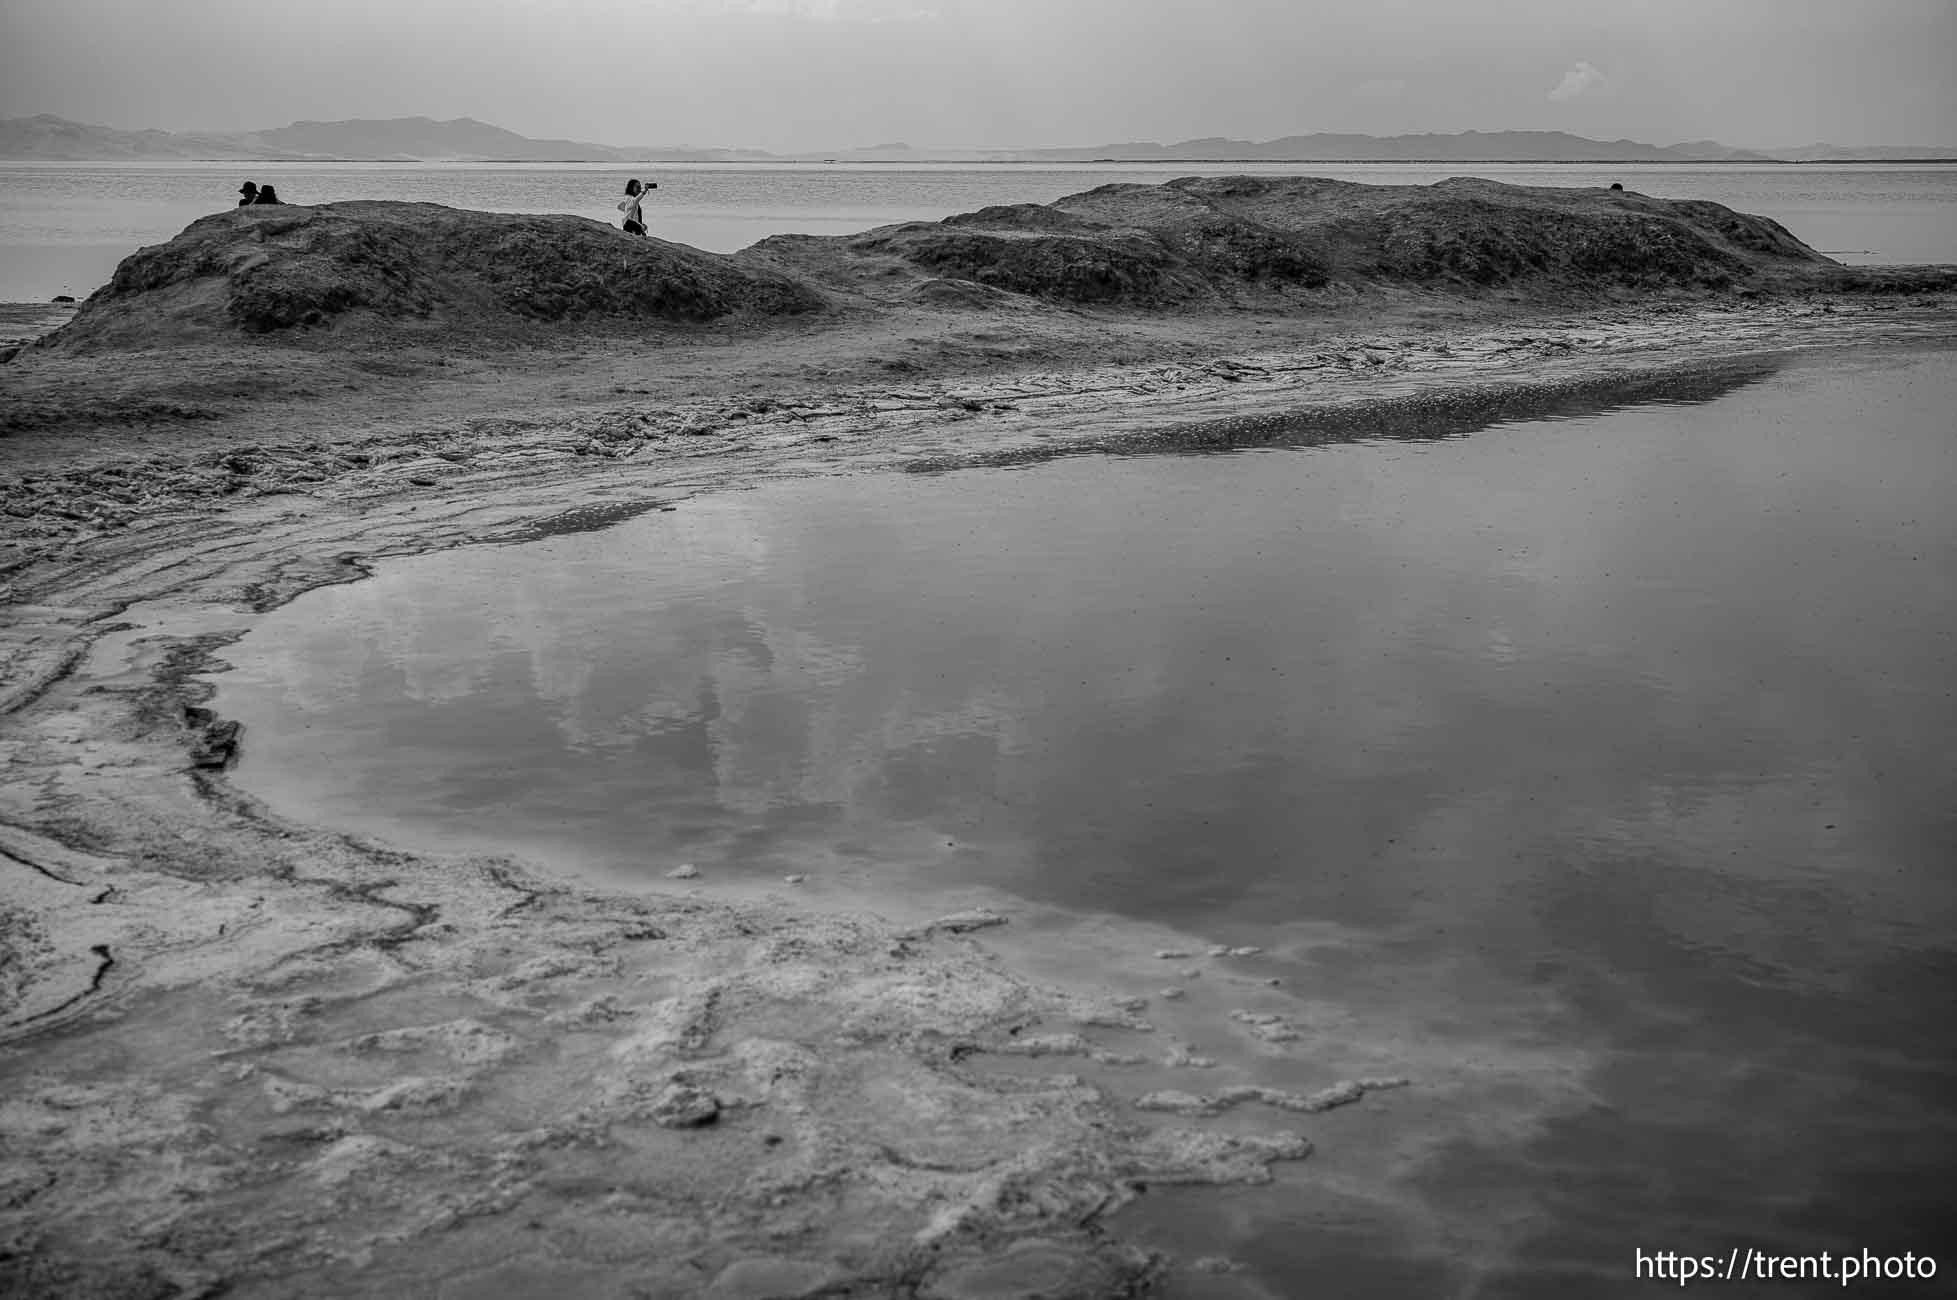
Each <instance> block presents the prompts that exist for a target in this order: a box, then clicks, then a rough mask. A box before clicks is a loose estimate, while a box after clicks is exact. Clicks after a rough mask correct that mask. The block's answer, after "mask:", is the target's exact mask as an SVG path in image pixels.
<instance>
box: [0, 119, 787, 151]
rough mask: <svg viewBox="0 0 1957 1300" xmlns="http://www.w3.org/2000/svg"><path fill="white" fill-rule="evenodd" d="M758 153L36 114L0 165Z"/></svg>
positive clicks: (450, 129) (9, 132)
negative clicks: (116, 123) (108, 122)
mask: <svg viewBox="0 0 1957 1300" xmlns="http://www.w3.org/2000/svg"><path fill="white" fill-rule="evenodd" d="M773 157H775V155H773V154H770V153H764V152H762V151H761V150H758V149H689V148H684V147H677V146H664V147H653V146H645V147H640V148H624V149H621V148H617V147H614V146H612V145H603V144H588V143H586V142H584V141H581V140H533V139H531V138H529V137H528V136H522V135H518V134H517V133H516V132H514V131H506V130H504V129H503V128H502V127H500V126H491V125H490V124H489V123H487V122H478V121H476V120H475V119H474V118H469V117H459V118H456V119H455V120H453V121H449V122H437V121H435V120H434V119H433V118H427V117H397V118H391V119H388V120H385V121H376V120H355V121H349V122H294V123H292V124H291V125H290V126H280V127H274V128H272V129H270V130H266V131H239V132H201V133H196V134H178V133H176V132H173V131H119V130H116V129H115V128H113V127H107V126H90V125H88V124H86V123H82V122H71V121H69V120H68V119H67V118H63V117H54V116H51V115H49V114H46V113H43V114H41V115H39V116H36V117H16V118H9V119H7V120H5V121H0V158H6V159H13V160H23V161H24V160H32V159H39V160H44V161H49V162H139V161H154V162H168V161H172V160H183V161H191V160H196V161H220V162H222V161H233V160H264V161H276V162H338V161H346V162H620V163H623V162H739V161H743V160H750V161H766V160H768V159H771V158H773Z"/></svg>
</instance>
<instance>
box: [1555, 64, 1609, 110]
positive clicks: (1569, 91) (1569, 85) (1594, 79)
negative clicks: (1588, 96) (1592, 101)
mask: <svg viewBox="0 0 1957 1300" xmlns="http://www.w3.org/2000/svg"><path fill="white" fill-rule="evenodd" d="M1603 79H1604V74H1603V73H1601V72H1599V71H1597V67H1596V65H1595V64H1593V63H1586V62H1584V61H1583V60H1581V59H1579V60H1577V61H1576V62H1575V63H1572V64H1571V65H1570V70H1569V71H1568V72H1565V73H1564V74H1563V79H1562V80H1561V81H1559V82H1557V83H1556V88H1555V89H1554V90H1551V91H1550V92H1549V97H1550V98H1551V99H1555V100H1564V99H1575V98H1576V97H1577V96H1578V95H1581V94H1584V93H1586V92H1587V91H1589V90H1591V89H1593V88H1595V87H1596V86H1598V85H1600V84H1601V83H1602V82H1603Z"/></svg>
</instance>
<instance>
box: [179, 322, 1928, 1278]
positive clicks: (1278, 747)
mask: <svg viewBox="0 0 1957 1300" xmlns="http://www.w3.org/2000/svg"><path fill="white" fill-rule="evenodd" d="M1953 409H1957V352H1953V351H1934V350H1932V351H1915V352H1908V353H1901V354H1897V353H1889V354H1874V353H1842V354H1834V355H1830V356H1826V357H1819V358H1813V357H1810V358H1805V359H1799V360H1793V361H1786V362H1780V363H1775V362H1761V363H1758V365H1757V366H1756V367H1755V368H1753V369H1749V370H1744V371H1736V372H1730V373H1725V374H1720V375H1715V376H1712V377H1709V378H1703V379H1700V380H1696V381H1692V382H1682V383H1681V384H1680V386H1679V387H1678V390H1677V392H1676V393H1675V394H1674V395H1673V396H1672V397H1671V399H1670V400H1666V401H1653V402H1646V403H1643V404H1639V405H1636V406H1631V407H1626V408H1621V409H1614V410H1604V411H1601V412H1600V411H1597V410H1596V409H1594V408H1590V409H1586V410H1574V409H1573V410H1570V411H1568V412H1564V413H1561V414H1560V415H1558V414H1557V413H1553V412H1552V413H1550V414H1549V415H1548V416H1547V417H1546V418H1543V419H1540V420H1532V421H1528V422H1519V423H1510V424H1504V425H1498V426H1495V427H1490V428H1486V429H1482V430H1479V431H1477V432H1474V433H1472V434H1470V435H1467V436H1459V437H1452V438H1448V439H1445V440H1440V441H1412V440H1408V441H1396V440H1391V439H1379V440H1372V441H1366V442H1359V443H1349V444H1335V445H1278V446H1267V447H1260V448H1257V449H1243V450H1237V451H1231V452H1221V453H1209V454H1180V455H1152V456H1135V457H1108V456H1094V457H1080V458H1072V459H1062V460H1057V461H1051V462H1047V463H1043V464H1038V465H1034V466H1028V467H1023V468H1018V469H1012V470H1001V469H982V470H981V469H974V470H962V471H955V472H947V473H941V474H935V475H923V474H918V475H881V476H865V477H856V478H838V479H822V480H812V481H805V482H798V483H792V484H784V485H774V486H768V487H764V488H760V489H756V490H754V491H750V492H744V493H733V494H724V495H717V496H706V497H701V498H698V499H695V500H691V501H687V502H685V503H683V504H681V505H680V507H679V508H678V509H676V510H674V511H671V512H666V513H656V514H651V515H647V516H643V517H641V518H639V519H637V520H634V521H631V522H628V523H624V524H621V525H618V526H616V527H613V528H611V529H608V530H606V531H603V532H598V533H588V534H581V535H575V536H564V537H558V538H553V539H550V540H547V541H543V542H538V543H534V544H529V545H524V546H520V547H510V548H486V549H475V550H465V551H458V552H453V553H448V554H442V555H432V556H425V557H419V558H415V559H407V560H401V561H391V562H387V563H384V564H383V565H381V567H380V569H379V572H378V573H377V574H376V575H375V576H374V577H373V578H372V579H370V580H368V581H364V582H361V583H358V584H355V585H352V586H345V587H336V588H330V589H324V590H320V591H316V592H313V593H310V594H308V595H306V596H304V597H302V598H300V599H299V600H297V601H295V602H294V603H292V604H291V605H289V606H287V607H286V608H284V609H282V610H280V611H278V612H276V613H274V614H272V615H270V616H269V617H267V618H266V619H265V620H263V622H262V623H261V624H260V625H259V626H258V627H257V628H256V629H255V630H254V631H252V632H251V633H250V634H249V635H248V636H247V637H246V638H245V639H244V640H243V641H242V642H241V643H240V644H239V645H238V646H236V647H235V648H234V649H233V650H232V651H231V652H229V653H228V655H227V657H228V658H229V659H230V660H231V661H232V662H233V663H234V664H235V669H234V670H233V671H231V672H229V673H225V674H222V675H220V676H219V677H218V678H217V681H218V682H219V685H220V694H219V697H218V699H217V707H218V708H219V709H220V710H221V711H223V712H225V713H227V714H229V715H231V716H235V717H238V718H240V719H242V720H243V721H244V722H245V724H246V727H247V730H246V741H245V747H244V758H243V762H242V764H241V766H240V767H239V769H238V770H237V773H236V779H237V780H238V781H239V782H240V783H241V784H242V785H243V786H244V787H245V788H246V789H248V790H251V791H254V792H256V793H258V794H260V795H261V796H263V797H265V798H266V799H268V800H269V801H270V802H271V803H272V804H273V805H274V806H275V807H278V808H281V809H283V810H286V811H288V812H290V813H293V814H295V815H298V816H302V817H306V818H309V819H315V820H320V821H324V822H328V823H331V824H335V825H340V826H346V827H351V828H356V829H361V830H366V831H370V832H376V833H379V834H382V835H385V836H387V837H389V838H391V839H393V840H395V841H398V842H402V843H406V844H409V845H418V846H424V847H431V848H436V847H449V848H454V847H456V846H470V845H473V846H477V847H483V848H494V849H505V850H509V851H514V852H519V853H525V854H528V855H530V856H532V857H534V858H537V859H540V860H543V861H547V862H555V863H558V864H561V865H563V866H565V867H571V866H576V867H577V868H579V869H582V870H587V871H593V872H597V873H600V874H609V875H611V876H613V877H614V878H626V879H641V880H647V881H654V882H657V881H658V880H659V878H660V876H661V874H662V873H663V872H664V871H666V870H667V869H669V868H670V867H671V866H672V865H674V864H675V863H676V862H679V861H682V860H688V861H693V862H697V863H699V864H700V865H701V867H702V869H703V871H704V872H705V874H706V879H707V880H708V881H713V880H728V881H737V880H755V881H761V880H769V879H774V878H776V877H778V876H779V874H780V873H782V872H783V871H786V870H803V871H810V872H812V873H815V874H816V875H817V876H818V877H819V878H820V879H823V880H828V879H832V878H833V879H836V880H847V881H849V882H851V883H853V884H855V885H856V886H858V887H861V888H867V889H872V890H878V891H882V892H884V893H885V894H886V895H891V896H895V895H898V894H929V893H931V892H933V891H935V890H938V889H941V888H947V889H948V888H953V887H958V886H965V885H972V884H978V885H983V886H987V887H990V888H992V889H996V890H999V891H1003V892H1005V893H1007V894H1009V895H1013V896H1016V897H1018V898H1021V899H1025V900H1029V902H1030V904H1033V905H1042V906H1044V905H1051V906H1056V907H1061V908H1066V909H1073V911H1074V912H1075V913H1076V914H1078V915H1081V916H1095V915H1101V916H1107V915H1112V916H1115V917H1119V918H1126V919H1127V920H1128V921H1130V922H1148V923H1153V924H1163V925H1169V926H1174V927H1177V928H1179V929H1180V930H1182V931H1184V932H1186V933H1188V934H1190V935H1193V936H1196V937H1198V938H1199V939H1200V940H1201V941H1208V942H1224V943H1231V944H1257V945H1263V946H1265V947H1267V948H1268V949H1269V950H1270V951H1271V953H1272V954H1273V956H1272V957H1271V959H1270V964H1269V965H1268V966H1266V967H1264V968H1263V969H1266V970H1271V971H1275V972H1276V973H1278V974H1281V975H1282V976H1283V977H1284V978H1285V980H1286V986H1287V987H1288V988H1295V989H1298V990H1307V991H1308V993H1301V994H1300V995H1299V996H1301V997H1305V996H1308V997H1310V998H1311V999H1314V1001H1313V1002H1312V1003H1311V1006H1312V1007H1315V1008H1317V1010H1315V1011H1313V1012H1311V1015H1310V1016H1308V1017H1307V1018H1308V1019H1312V1023H1313V1024H1322V1025H1325V1026H1328V1028H1327V1029H1326V1030H1325V1033H1326V1034H1327V1038H1326V1042H1328V1043H1329V1042H1331V1041H1332V1037H1331V1036H1332V1035H1333V1032H1334V1031H1333V1029H1332V1028H1329V1027H1330V1026H1334V1025H1340V1026H1345V1027H1344V1028H1342V1029H1339V1030H1337V1033H1338V1034H1340V1035H1344V1036H1347V1037H1349V1036H1351V1035H1354V1034H1364V1033H1366V1032H1369V1031H1371V1032H1375V1033H1377V1035H1378V1036H1379V1040H1380V1042H1381V1043H1383V1044H1386V1046H1385V1047H1384V1048H1382V1050H1386V1051H1391V1052H1397V1053H1403V1054H1404V1056H1405V1059H1406V1060H1407V1062H1408V1068H1407V1070H1406V1072H1407V1073H1408V1074H1410V1075H1412V1076H1414V1078H1415V1079H1416V1086H1415V1087H1414V1088H1412V1089H1409V1090H1407V1091H1406V1092H1403V1093H1393V1094H1388V1095H1385V1096H1382V1097H1376V1098H1372V1099H1369V1100H1368V1101H1367V1102H1366V1103H1365V1104H1364V1105H1362V1106H1360V1107H1355V1108H1352V1109H1351V1110H1347V1111H1340V1112H1338V1113H1337V1114H1336V1115H1333V1116H1327V1117H1324V1118H1323V1119H1322V1120H1320V1121H1317V1122H1314V1123H1313V1124H1311V1125H1310V1126H1309V1128H1308V1131H1310V1132H1311V1133H1312V1135H1313V1136H1314V1138H1316V1139H1318V1140H1319V1141H1320V1144H1321V1153H1320V1155H1319V1156H1316V1157H1314V1158H1313V1160H1312V1161H1309V1162H1307V1163H1306V1164H1304V1165H1303V1166H1300V1167H1298V1168H1297V1169H1296V1170H1295V1171H1290V1172H1287V1174H1286V1175H1285V1177H1284V1179H1283V1180H1281V1182H1280V1185H1279V1186H1278V1188H1277V1189H1275V1190H1270V1191H1266V1192H1259V1193H1248V1194H1244V1195H1238V1194H1218V1193H1206V1194H1202V1195H1190V1196H1186V1197H1183V1196H1172V1197H1154V1198H1149V1202H1150V1206H1148V1207H1144V1208H1143V1209H1142V1210H1140V1211H1137V1214H1136V1220H1135V1221H1136V1223H1137V1224H1138V1225H1139V1228H1140V1230H1144V1231H1146V1232H1147V1233H1148V1234H1150V1236H1151V1239H1153V1240H1157V1241H1159V1242H1161V1243H1163V1244H1165V1245H1169V1246H1172V1247H1173V1248H1175V1249H1177V1250H1179V1251H1185V1252H1187V1253H1189V1254H1206V1253H1225V1254H1231V1255H1234V1256H1236V1257H1237V1258H1239V1259H1241V1260H1244V1261H1245V1262H1246V1263H1248V1264H1249V1266H1250V1268H1249V1270H1248V1271H1247V1272H1246V1273H1243V1274H1239V1275H1236V1276H1234V1277H1229V1278H1220V1279H1215V1280H1213V1281H1212V1282H1211V1283H1207V1284H1205V1285H1206V1286H1208V1287H1209V1288H1210V1289H1208V1290H1190V1291H1187V1292H1186V1294H1189V1295H1191V1296H1195V1295H1203V1296H1218V1297H1221V1296H1233V1297H1249V1296H1296V1295H1300V1294H1304V1291H1303V1290H1301V1289H1300V1288H1302V1287H1305V1286H1306V1285H1307V1284H1310V1285H1311V1287H1312V1289H1314V1291H1315V1290H1316V1289H1317V1288H1319V1287H1323V1286H1327V1285H1329V1286H1330V1288H1331V1289H1330V1290H1327V1291H1326V1293H1327V1294H1338V1295H1372V1294H1379V1295H1396V1296H1408V1297H1421V1296H1440V1295H1458V1294H1466V1293H1470V1292H1471V1291H1472V1293H1474V1294H1481V1295H1503V1296H1506V1295H1530V1296H1535V1295H1540V1296H1565V1295H1574V1294H1582V1295H1600V1294H1617V1293H1624V1294H1630V1293H1633V1292H1636V1293H1639V1294H1642V1293H1644V1292H1645V1291H1646V1290H1647V1289H1648V1288H1649V1287H1650V1286H1651V1285H1652V1284H1651V1283H1649V1282H1646V1283H1638V1282H1636V1281H1635V1279H1634V1277H1633V1275H1632V1269H1633V1259H1634V1256H1633V1252H1634V1250H1635V1249H1640V1248H1641V1249H1644V1250H1647V1251H1655V1250H1675V1251H1683V1252H1688V1253H1692V1254H1718V1255H1720V1256H1721V1257H1722V1258H1724V1257H1725V1254H1726V1252H1727V1251H1728V1250H1729V1249H1730V1248H1732V1247H1735V1246H1738V1247H1761V1248H1765V1249H1769V1250H1772V1251H1774V1252H1776V1253H1783V1252H1785V1253H1792V1252H1814V1251H1820V1250H1830V1251H1836V1252H1840V1251H1844V1250H1853V1251H1859V1250H1862V1249H1865V1248H1866V1249H1872V1250H1875V1251H1877V1252H1883V1253H1886V1252H1901V1251H1905V1250H1914V1251H1918V1252H1923V1251H1934V1250H1937V1249H1944V1250H1945V1251H1946V1254H1947V1253H1948V1248H1947V1247H1942V1246H1941V1243H1942V1242H1943V1241H1945V1240H1947V1238H1946V1237H1944V1236H1943V1235H1942V1234H1941V1233H1940V1232H1939V1231H1938V1230H1939V1229H1942V1228H1947V1226H1948V1222H1949V1218H1948V1209H1949V1204H1950V1198H1949V1188H1950V1185H1951V1179H1952V1177H1953V1176H1954V1175H1957V871H1954V870H1953V865H1954V864H1957V857H1953V851H1952V850H1953V846H1957V756H1954V755H1953V750H1952V747H1951V737H1952V736H1957V439H1953V438H1952V429H1951V424H1950V418H1949V412H1950V411H1951V410H1953ZM812 883H813V882H812ZM1198 983H1199V984H1200V983H1206V982H1205V981H1198ZM1196 992H1197V993H1198V994H1199V995H1200V994H1201V993H1202V990H1200V989H1198V990H1196ZM1334 1009H1335V1010H1336V1013H1335V1010H1334ZM1300 1014H1304V1013H1302V1012H1301V1013H1300ZM1314 1017H1315V1018H1314ZM1316 1034H1317V1031H1316V1030H1314V1031H1312V1032H1309V1033H1308V1034H1307V1037H1306V1041H1305V1042H1303V1043H1301V1044H1299V1045H1298V1052H1299V1054H1300V1055H1302V1056H1305V1057H1310V1056H1312V1055H1313V1054H1314V1053H1316V1052H1318V1051H1319V1048H1318V1046H1317V1043H1318V1039H1317V1036H1316ZM1328 1050H1329V1049H1328ZM1209 1082H1212V1080H1206V1079H1203V1078H1201V1077H1197V1078H1196V1079H1194V1080H1193V1081H1192V1082H1184V1083H1183V1084H1182V1085H1181V1086H1185V1087H1192V1088H1196V1089H1201V1088H1202V1087H1203V1086H1204V1085H1205V1084H1206V1083H1209ZM1342 1143H1343V1145H1341V1144H1342ZM1163 1207H1168V1208H1166V1209H1165V1208H1163ZM1944 1263H1945V1271H1946V1274H1947V1273H1948V1272H1950V1271H1951V1270H1953V1269H1957V1259H1949V1258H1946V1260H1945V1261H1944ZM1477 1287H1478V1288H1480V1289H1479V1290H1474V1288H1477ZM1933 1289H1934V1288H1929V1289H1926V1290H1925V1291H1924V1292H1923V1293H1924V1294H1928V1293H1929V1292H1930V1290H1933ZM1798 1291H1799V1288H1798V1287H1795V1288H1793V1289H1791V1290H1778V1291H1772V1292H1761V1294H1769V1293H1771V1294H1792V1293H1796V1292H1798ZM1731 1293H1732V1294H1736V1295H1739V1294H1749V1292H1748V1291H1746V1290H1745V1289H1744V1288H1733V1289H1732V1290H1731Z"/></svg>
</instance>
